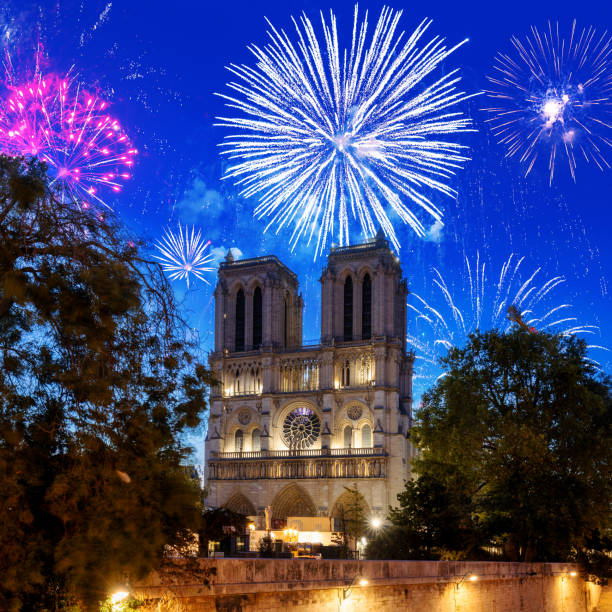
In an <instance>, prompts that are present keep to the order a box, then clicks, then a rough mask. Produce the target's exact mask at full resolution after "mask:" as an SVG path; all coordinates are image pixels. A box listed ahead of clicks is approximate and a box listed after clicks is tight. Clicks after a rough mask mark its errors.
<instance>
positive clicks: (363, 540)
mask: <svg viewBox="0 0 612 612" xmlns="http://www.w3.org/2000/svg"><path fill="white" fill-rule="evenodd" d="M367 543H368V541H367V540H366V539H365V538H361V544H362V545H363V546H365V545H366V544H367Z"/></svg>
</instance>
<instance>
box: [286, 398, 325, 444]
mask: <svg viewBox="0 0 612 612" xmlns="http://www.w3.org/2000/svg"><path fill="white" fill-rule="evenodd" d="M320 433H321V421H320V419H319V417H318V416H317V415H316V414H315V413H314V412H313V411H312V410H311V409H310V408H306V407H304V408H296V409H295V410H292V411H291V412H290V413H289V414H288V415H287V416H286V417H285V421H284V422H283V433H282V438H283V442H284V443H285V444H286V445H287V446H288V447H289V448H294V449H303V448H310V447H311V446H312V445H313V444H314V443H315V442H316V441H317V440H318V439H319V434H320Z"/></svg>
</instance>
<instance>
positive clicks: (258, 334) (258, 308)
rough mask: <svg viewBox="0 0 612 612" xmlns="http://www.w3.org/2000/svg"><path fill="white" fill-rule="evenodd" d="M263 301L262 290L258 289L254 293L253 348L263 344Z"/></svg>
mask: <svg viewBox="0 0 612 612" xmlns="http://www.w3.org/2000/svg"><path fill="white" fill-rule="evenodd" d="M262 330H263V299H262V294H261V288H260V287H256V288H255V291H254V292H253V346H254V347H255V348H258V347H259V346H261V344H262V340H263V335H262Z"/></svg>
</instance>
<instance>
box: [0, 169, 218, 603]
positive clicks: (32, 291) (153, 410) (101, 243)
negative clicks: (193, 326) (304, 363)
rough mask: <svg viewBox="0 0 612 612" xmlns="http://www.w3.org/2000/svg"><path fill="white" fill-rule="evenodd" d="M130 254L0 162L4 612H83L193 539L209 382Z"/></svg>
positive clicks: (145, 269) (136, 256) (166, 302)
mask: <svg viewBox="0 0 612 612" xmlns="http://www.w3.org/2000/svg"><path fill="white" fill-rule="evenodd" d="M140 252H141V245H140V244H138V243H137V242H136V241H133V240H132V239H131V238H130V236H128V235H127V234H126V232H125V231H124V230H123V229H122V228H121V226H120V225H119V224H118V223H117V221H116V220H115V219H114V218H113V216H112V215H110V214H107V213H104V214H102V213H99V212H98V213H94V212H92V211H91V210H87V209H85V208H83V209H81V208H79V207H78V206H76V205H75V204H73V203H65V202H62V201H61V200H60V199H59V198H58V197H56V195H55V194H54V193H53V192H52V190H51V189H50V187H49V180H48V178H47V176H46V170H45V167H44V165H42V164H40V163H38V162H37V161H36V160H24V159H12V158H7V157H0V516H2V521H0V550H2V554H1V555H0V584H1V587H0V608H2V609H7V610H19V609H27V610H47V609H60V607H61V605H63V604H62V602H65V603H66V604H67V603H69V602H72V603H75V604H78V605H80V606H81V607H83V608H88V609H92V608H94V607H95V606H96V605H97V602H99V601H100V600H102V599H103V598H105V597H106V595H107V594H108V593H109V592H110V590H111V589H112V588H114V587H116V586H117V585H119V584H124V583H125V580H126V579H127V580H129V579H133V578H138V577H141V576H143V575H144V574H146V573H147V572H148V571H150V569H151V568H153V567H155V566H156V565H157V564H158V563H159V562H160V560H161V558H162V556H163V552H164V548H165V547H166V546H172V547H174V548H180V547H181V546H182V545H184V544H186V543H187V542H188V541H190V540H191V538H192V532H193V531H196V530H197V528H198V526H199V520H200V515H201V508H200V506H199V504H200V498H201V493H200V491H199V490H198V487H197V485H196V484H194V483H193V482H191V481H190V480H189V479H188V478H187V477H186V475H185V473H184V470H183V469H182V468H181V463H182V462H184V460H185V458H186V457H187V455H188V453H189V450H190V449H189V448H187V447H186V446H184V444H183V443H182V442H181V436H182V434H183V433H184V432H185V431H186V430H187V429H189V428H193V427H195V426H197V425H198V424H199V422H200V419H201V417H202V415H203V412H204V410H205V408H206V392H207V386H208V385H209V384H210V383H211V375H210V373H209V372H208V370H206V368H205V367H204V366H202V365H201V364H200V363H199V362H198V360H197V358H196V357H197V355H196V346H195V344H194V342H193V341H191V340H189V338H188V336H187V332H186V327H185V325H184V323H183V322H182V320H181V319H180V317H179V314H178V312H177V307H176V305H175V302H174V299H173V294H172V290H171V288H170V287H169V285H168V283H167V281H166V280H165V278H164V276H163V273H162V271H161V270H160V268H159V266H157V265H155V264H152V263H150V262H148V261H146V260H145V259H143V257H142V256H141V254H140Z"/></svg>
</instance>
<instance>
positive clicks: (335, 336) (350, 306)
mask: <svg viewBox="0 0 612 612" xmlns="http://www.w3.org/2000/svg"><path fill="white" fill-rule="evenodd" d="M407 295H408V286H407V284H406V281H405V279H403V278H402V270H401V267H400V264H399V260H398V258H397V257H396V256H395V255H394V254H393V252H392V251H391V249H390V248H389V243H388V241H387V240H386V239H385V237H384V234H383V233H382V230H379V231H378V233H377V234H376V237H375V238H374V240H371V241H369V242H365V243H362V244H357V245H353V246H346V247H336V248H332V250H331V252H330V254H329V256H328V258H327V266H326V267H325V269H324V270H323V274H322V276H321V344H324V345H329V344H332V343H333V344H338V343H343V342H353V341H363V340H372V339H374V338H383V337H386V338H388V339H394V340H399V341H400V342H401V346H402V348H403V349H405V345H406V297H407Z"/></svg>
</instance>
